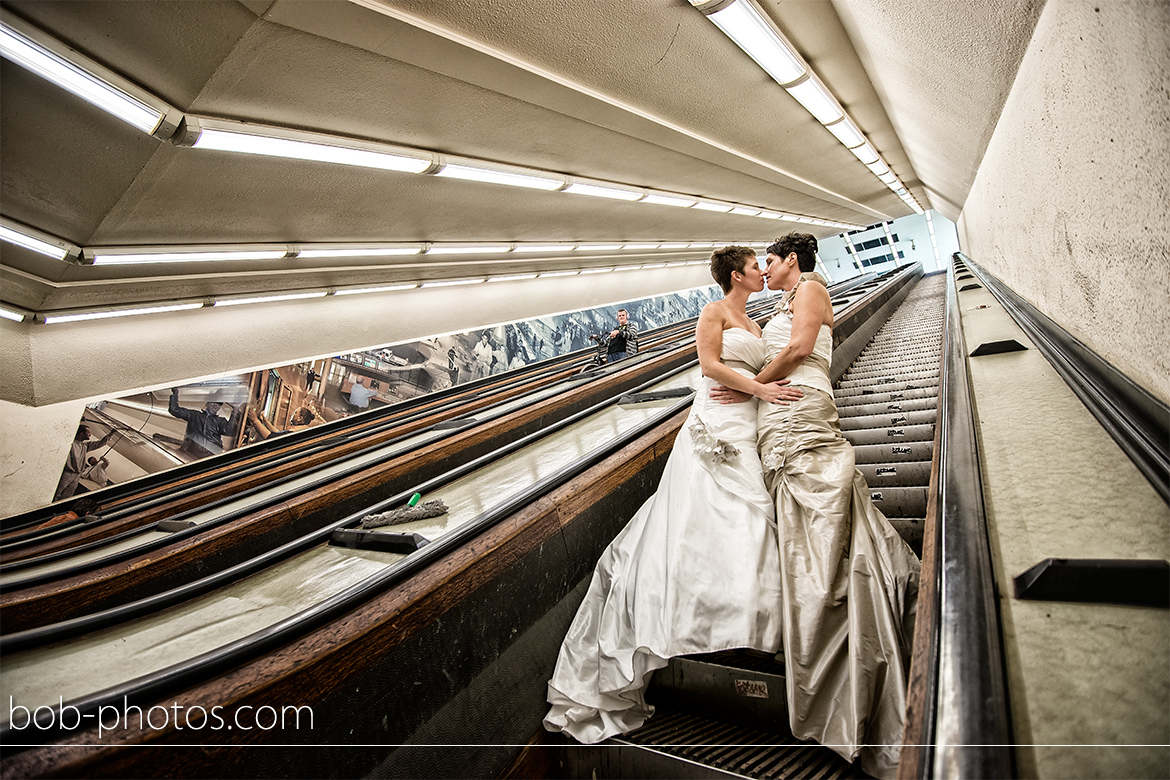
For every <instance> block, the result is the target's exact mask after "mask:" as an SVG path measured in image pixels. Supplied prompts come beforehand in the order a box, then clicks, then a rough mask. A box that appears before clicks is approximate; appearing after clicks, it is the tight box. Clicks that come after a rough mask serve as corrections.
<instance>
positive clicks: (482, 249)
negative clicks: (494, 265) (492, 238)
mask: <svg viewBox="0 0 1170 780" xmlns="http://www.w3.org/2000/svg"><path fill="white" fill-rule="evenodd" d="M511 251H512V247H511V246H508V245H501V244H497V245H488V244H484V245H481V246H431V247H430V248H429V249H427V254H428V255H485V254H502V253H504V252H511Z"/></svg>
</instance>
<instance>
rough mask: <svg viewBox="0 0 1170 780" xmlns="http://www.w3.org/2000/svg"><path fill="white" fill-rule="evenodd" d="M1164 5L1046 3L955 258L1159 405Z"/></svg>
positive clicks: (1168, 325)
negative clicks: (977, 268)
mask: <svg viewBox="0 0 1170 780" xmlns="http://www.w3.org/2000/svg"><path fill="white" fill-rule="evenodd" d="M1168 40H1170V3H1167V2H1165V0H1096V1H1093V0H1049V2H1048V3H1047V5H1046V6H1045V8H1044V12H1043V14H1042V15H1041V18H1040V20H1039V22H1038V24H1037V25H1036V29H1035V33H1034V36H1033V38H1032V42H1031V45H1030V46H1029V47H1028V51H1027V53H1026V55H1025V56H1024V59H1023V62H1022V63H1021V65H1020V69H1019V72H1018V74H1017V76H1016V81H1015V84H1014V86H1013V88H1012V91H1011V94H1010V96H1009V97H1008V100H1007V103H1006V104H1005V105H1004V109H1003V113H1002V115H1001V116H1000V120H999V124H998V126H997V127H996V130H995V133H994V135H993V136H992V139H991V142H990V144H989V145H988V147H987V153H986V155H985V156H984V158H983V161H982V163H981V165H980V168H979V173H978V175H977V177H976V180H975V184H974V187H973V188H972V190H971V193H970V196H969V197H968V199H967V202H966V204H965V206H964V208H963V212H962V215H961V218H960V223H959V233H960V241H961V245H962V248H963V251H964V252H966V253H967V254H968V255H970V257H971V258H972V259H973V260H974V261H975V262H977V263H979V264H980V265H982V266H983V267H985V268H987V269H988V270H989V271H991V272H992V273H993V274H995V275H996V276H997V277H999V278H1000V279H1002V280H1003V281H1004V282H1005V283H1006V284H1008V285H1009V286H1010V287H1011V288H1012V289H1014V290H1015V291H1016V292H1017V293H1019V294H1020V295H1021V296H1023V297H1024V298H1026V299H1027V300H1028V301H1030V302H1031V303H1033V304H1034V305H1035V306H1037V307H1038V308H1039V309H1040V310H1041V311H1043V312H1044V313H1045V314H1047V315H1048V316H1049V317H1051V318H1052V319H1053V320H1055V321H1056V322H1057V323H1059V324H1060V325H1061V326H1062V327H1063V328H1065V329H1066V330H1068V331H1069V332H1070V333H1072V334H1073V335H1075V336H1076V337H1077V338H1079V339H1080V340H1081V341H1083V342H1084V343H1085V344H1086V345H1088V346H1089V347H1090V348H1092V349H1093V350H1094V351H1096V352H1097V353H1098V354H1100V355H1101V356H1102V357H1104V358H1105V359H1106V360H1108V361H1110V362H1111V363H1113V364H1114V365H1115V366H1117V367H1118V368H1119V369H1120V370H1122V371H1124V372H1125V373H1126V374H1128V375H1129V376H1130V377H1131V378H1132V379H1133V380H1134V381H1136V382H1138V383H1139V384H1141V385H1142V386H1143V387H1145V388H1146V389H1147V390H1149V391H1150V392H1151V393H1153V394H1154V395H1156V396H1158V397H1159V398H1161V399H1162V400H1163V401H1167V402H1170V349H1168V348H1167V345H1170V307H1168V306H1167V302H1168V301H1170V216H1168V215H1170V208H1168V207H1170V184H1168V178H1170V167H1168V165H1167V157H1166V150H1167V149H1170V47H1168V46H1167V43H1166V42H1167V41H1168Z"/></svg>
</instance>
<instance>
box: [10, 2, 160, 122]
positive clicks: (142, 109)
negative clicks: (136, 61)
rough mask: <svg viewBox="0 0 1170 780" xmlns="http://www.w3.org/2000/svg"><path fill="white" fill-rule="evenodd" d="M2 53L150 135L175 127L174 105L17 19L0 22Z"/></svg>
mask: <svg viewBox="0 0 1170 780" xmlns="http://www.w3.org/2000/svg"><path fill="white" fill-rule="evenodd" d="M0 55H3V56H4V57H5V58H6V59H9V60H11V61H12V62H14V63H16V64H17V65H20V66H21V67H22V68H25V69H27V70H29V71H32V72H33V73H35V74H37V75H38V76H40V77H41V78H43V79H46V80H48V81H51V82H52V83H54V84H56V85H57V86H59V87H61V88H62V89H64V90H67V91H69V92H72V93H73V94H74V95H77V96H78V97H79V98H81V99H82V100H85V101H87V102H89V103H91V104H93V105H95V106H97V107H98V108H100V109H102V110H103V111H105V112H107V113H109V114H112V115H114V116H115V117H117V118H118V119H121V120H122V121H123V122H126V123H128V124H130V125H132V126H133V127H136V128H137V129H139V130H141V131H142V132H144V133H146V134H148V135H158V136H161V137H162V138H166V137H168V136H170V135H171V134H172V133H173V132H174V130H175V123H174V121H173V117H172V118H171V120H169V121H165V122H164V120H166V119H167V118H168V117H167V115H168V114H169V113H172V112H173V109H172V108H171V107H170V106H168V105H166V104H165V103H163V102H162V101H160V100H158V98H155V97H153V96H152V95H150V94H149V93H147V92H146V91H145V90H142V89H140V88H138V87H136V86H134V85H133V84H131V83H130V82H129V81H127V80H126V79H124V78H123V77H121V76H119V75H118V74H116V73H114V72H113V71H111V70H108V69H107V68H105V67H103V66H101V65H99V64H98V63H96V62H94V61H93V60H91V59H90V58H88V57H85V56H84V55H82V54H80V53H78V52H76V51H74V50H73V49H71V48H69V47H68V46H66V45H65V44H63V43H61V42H60V41H56V40H54V39H53V38H51V37H49V36H48V35H45V34H44V33H43V32H41V31H39V30H37V29H36V28H34V27H32V26H30V25H26V24H24V23H23V22H19V21H17V20H12V19H5V20H4V22H3V23H2V24H0Z"/></svg>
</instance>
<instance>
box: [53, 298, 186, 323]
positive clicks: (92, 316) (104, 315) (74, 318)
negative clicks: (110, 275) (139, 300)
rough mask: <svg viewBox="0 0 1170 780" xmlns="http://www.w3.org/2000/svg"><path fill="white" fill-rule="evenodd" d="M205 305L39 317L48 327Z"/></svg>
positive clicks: (84, 312) (165, 305)
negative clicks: (62, 323) (64, 323)
mask: <svg viewBox="0 0 1170 780" xmlns="http://www.w3.org/2000/svg"><path fill="white" fill-rule="evenodd" d="M201 308H203V303H202V302H201V301H200V302H192V303H169V304H164V305H161V306H135V307H133V308H124V309H98V310H91V311H82V312H73V313H63V314H43V315H40V314H38V315H37V319H40V320H41V321H42V322H44V323H45V324H46V325H53V324H56V323H61V322H80V321H82V320H103V319H108V318H110V317H134V316H137V315H139V314H163V313H166V312H172V311H187V310H188V309H201Z"/></svg>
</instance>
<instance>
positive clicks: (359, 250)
mask: <svg viewBox="0 0 1170 780" xmlns="http://www.w3.org/2000/svg"><path fill="white" fill-rule="evenodd" d="M422 250H423V248H422V244H402V245H397V246H392V245H386V244H378V245H373V246H362V245H353V244H349V245H347V244H334V245H329V244H314V245H312V246H309V247H305V246H302V247H301V249H300V251H299V252H298V253H297V257H298V258H301V259H303V260H319V259H329V258H334V257H397V256H401V255H417V254H418V253H419V252H421V251H422Z"/></svg>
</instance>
